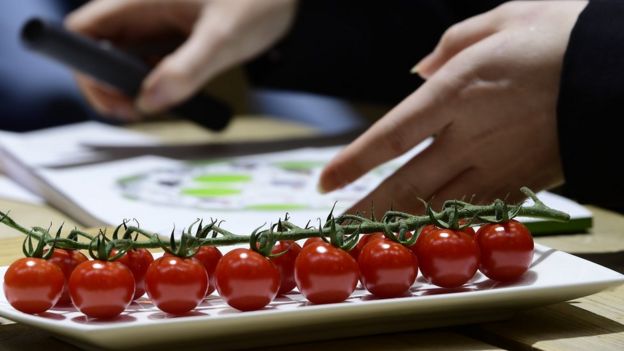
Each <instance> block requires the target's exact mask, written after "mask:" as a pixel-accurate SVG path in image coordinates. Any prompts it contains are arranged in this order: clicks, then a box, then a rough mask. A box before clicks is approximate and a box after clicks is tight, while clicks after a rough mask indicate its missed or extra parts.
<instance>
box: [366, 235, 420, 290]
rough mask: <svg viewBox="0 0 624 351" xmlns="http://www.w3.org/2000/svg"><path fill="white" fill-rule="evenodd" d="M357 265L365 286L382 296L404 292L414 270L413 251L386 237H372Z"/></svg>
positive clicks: (415, 270) (415, 273) (413, 275)
mask: <svg viewBox="0 0 624 351" xmlns="http://www.w3.org/2000/svg"><path fill="white" fill-rule="evenodd" d="M358 265H359V267H360V274H361V278H360V279H361V281H362V284H363V285H364V287H365V288H366V290H368V291H370V292H371V293H372V294H373V295H375V296H377V297H382V298H386V297H398V296H401V295H404V294H405V293H406V292H407V291H408V290H409V288H410V287H411V286H412V284H414V281H415V280H416V275H417V274H418V260H417V259H416V255H414V253H413V252H412V251H411V250H409V249H408V248H406V247H405V246H403V245H401V244H399V243H395V242H393V241H390V240H372V241H371V242H369V243H368V244H366V246H364V248H363V249H362V252H361V253H360V257H359V259H358Z"/></svg>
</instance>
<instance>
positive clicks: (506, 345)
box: [0, 119, 624, 351]
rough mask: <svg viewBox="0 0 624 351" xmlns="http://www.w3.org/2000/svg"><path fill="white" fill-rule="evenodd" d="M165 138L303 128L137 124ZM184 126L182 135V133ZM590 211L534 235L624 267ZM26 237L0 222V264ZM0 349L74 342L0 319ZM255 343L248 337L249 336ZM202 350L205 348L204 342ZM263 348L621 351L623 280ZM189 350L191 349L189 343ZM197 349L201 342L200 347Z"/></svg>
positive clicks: (14, 205) (602, 216)
mask: <svg viewBox="0 0 624 351" xmlns="http://www.w3.org/2000/svg"><path fill="white" fill-rule="evenodd" d="M135 129H136V130H141V131H144V132H146V133H149V134H152V135H159V136H160V137H162V138H163V140H166V141H168V142H173V141H174V140H175V138H176V136H179V135H186V136H189V138H185V140H186V142H189V140H196V141H199V140H202V141H206V140H214V139H219V140H226V141H229V140H240V139H241V138H245V139H246V140H248V138H254V139H266V138H269V137H270V138H279V137H283V136H288V137H292V136H303V135H309V134H310V133H311V132H310V131H309V130H306V129H305V128H300V127H298V126H293V125H290V124H287V123H282V122H275V121H271V120H266V119H243V120H237V121H236V122H235V123H234V125H233V127H232V128H230V129H229V130H228V132H227V133H226V134H225V135H218V136H215V135H212V134H210V133H207V132H203V131H198V130H197V129H196V128H195V127H194V126H191V125H188V124H180V123H176V124H171V123H160V124H151V125H148V126H138V127H135ZM181 131H184V133H181ZM0 209H2V210H8V209H10V210H11V214H12V216H13V217H14V218H15V219H16V220H18V221H19V222H20V223H22V224H25V225H27V226H34V225H39V226H42V225H46V224H48V223H50V222H51V221H52V222H55V223H59V222H61V221H65V222H67V223H68V224H72V222H71V220H69V219H68V218H67V216H65V215H64V214H62V213H61V212H59V211H58V210H55V209H52V208H50V207H48V206H46V205H33V204H25V203H21V202H17V201H11V200H6V199H0ZM589 209H590V210H591V211H592V212H593V214H594V228H593V229H592V230H591V232H590V233H583V234H577V235H558V236H551V237H541V238H537V239H536V241H537V242H539V243H541V244H544V245H547V246H550V247H553V248H556V249H560V250H563V251H567V252H571V253H582V254H583V255H584V256H585V257H590V258H592V259H598V260H599V261H601V262H602V261H604V262H607V263H608V264H611V265H615V266H617V267H618V268H620V269H621V268H622V267H623V266H624V254H622V252H624V216H622V215H620V214H617V213H613V212H609V211H606V210H603V209H600V208H596V207H592V206H589ZM22 239H23V237H22V236H21V234H19V233H15V232H13V231H11V230H10V229H8V228H6V227H4V226H1V227H0V265H6V264H9V263H10V262H12V261H13V260H14V259H16V258H18V257H20V256H21V249H20V248H21V241H22ZM1 322H2V325H0V350H38V349H45V350H52V351H55V350H78V349H77V348H76V347H75V346H72V345H69V344H66V343H64V342H62V341H59V340H57V339H55V338H53V337H52V336H51V335H50V334H48V333H47V332H44V331H40V330H38V329H35V328H31V327H29V326H26V325H21V324H17V323H13V322H11V321H8V320H2V321H1ZM249 346H250V347H253V341H250V344H249ZM201 349H202V350H206V349H208V348H206V346H202V348H201ZM262 349H263V350H267V349H270V350H281V351H289V350H293V351H295V350H296V351H308V350H310V351H311V350H325V351H331V350H350V349H354V350H355V349H357V350H361V351H365V350H401V351H403V350H405V351H407V350H428V349H445V350H499V349H519V350H529V349H536V350H624V286H620V287H618V288H614V289H610V290H606V291H603V292H601V293H598V294H595V295H591V296H587V297H583V298H580V299H576V300H572V301H568V302H563V303H558V304H554V305H550V306H546V307H540V308H535V309H530V310H526V311H521V312H519V313H517V314H516V315H515V316H514V317H513V318H512V319H510V320H507V321H503V322H492V323H483V324H476V325H469V326H459V327H453V328H441V329H433V330H425V331H413V332H403V333H397V334H385V335H378V336H368V337H358V338H353V339H338V340H331V341H323V342H313V343H305V344H296V345H286V346H279V347H272V348H266V347H264V348H262ZM186 350H189V349H188V348H186ZM198 350H199V348H198Z"/></svg>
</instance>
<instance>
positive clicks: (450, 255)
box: [414, 229, 479, 288]
mask: <svg viewBox="0 0 624 351" xmlns="http://www.w3.org/2000/svg"><path fill="white" fill-rule="evenodd" d="M414 247H415V250H416V256H417V257H418V264H419V268H420V271H421V272H422V274H423V276H424V277H425V279H427V280H428V281H429V282H431V283H432V284H435V285H437V286H441V287H444V288H456V287H459V286H462V285H464V284H465V283H466V282H468V281H469V280H470V279H471V278H472V277H473V276H474V275H475V273H476V272H477V268H478V267H479V247H478V246H477V243H476V241H475V240H474V239H473V238H472V237H471V236H470V235H469V234H466V233H465V232H463V231H455V230H451V229H434V230H430V231H424V230H423V231H422V232H421V234H420V236H419V237H418V239H417V240H416V244H415V245H414Z"/></svg>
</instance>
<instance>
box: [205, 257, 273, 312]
mask: <svg viewBox="0 0 624 351" xmlns="http://www.w3.org/2000/svg"><path fill="white" fill-rule="evenodd" d="M215 277H216V282H217V290H218V291H219V295H221V297H222V298H223V299H224V300H225V302H227V304H228V305H230V306H232V307H234V308H236V309H237V310H240V311H253V310H259V309H261V308H263V307H264V306H266V305H268V304H269V303H270V302H271V301H273V299H274V298H275V296H276V295H277V291H278V290H279V287H280V272H279V270H278V269H277V267H275V265H274V264H273V263H272V262H271V261H270V260H269V259H267V258H266V257H264V256H262V255H261V254H259V253H257V252H255V251H252V250H249V249H242V248H241V249H234V250H232V251H230V252H228V253H226V254H225V255H224V256H223V257H222V258H221V260H220V261H219V263H218V264H217V269H216V270H215Z"/></svg>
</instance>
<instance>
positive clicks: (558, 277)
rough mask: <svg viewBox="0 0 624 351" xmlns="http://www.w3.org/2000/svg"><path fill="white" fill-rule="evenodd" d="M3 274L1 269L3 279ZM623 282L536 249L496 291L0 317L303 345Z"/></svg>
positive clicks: (498, 310) (472, 286) (76, 330)
mask: <svg viewBox="0 0 624 351" xmlns="http://www.w3.org/2000/svg"><path fill="white" fill-rule="evenodd" d="M5 270H6V267H2V268H0V275H1V276H2V277H3V276H4V271H5ZM622 283H624V276H623V275H621V274H619V273H617V272H614V271H612V270H609V269H607V268H604V267H602V266H599V265H596V264H594V263H592V262H589V261H586V260H583V259H581V258H578V257H575V256H572V255H569V254H566V253H564V252H561V251H557V250H554V249H550V248H547V247H544V246H540V245H536V250H535V255H534V260H533V265H532V267H531V269H530V271H529V272H527V273H526V274H525V275H524V276H523V279H522V280H520V281H518V282H515V283H513V284H499V283H496V282H493V281H491V280H489V279H487V278H486V277H484V276H482V275H480V274H477V276H476V277H475V278H474V279H473V280H472V281H471V282H469V284H467V285H466V286H464V287H462V288H461V289H454V290H449V289H442V288H438V287H436V286H432V285H429V284H427V283H426V282H425V281H424V280H423V279H422V277H421V276H419V278H418V280H417V282H416V283H415V284H414V286H413V287H412V289H411V293H410V296H406V297H402V298H394V299H385V300H380V299H375V298H373V297H372V296H371V295H370V294H368V293H367V292H366V291H365V290H362V289H360V288H358V289H357V290H356V291H355V293H354V294H353V295H352V297H351V298H349V299H348V300H347V301H346V302H343V303H337V304H329V305H311V304H308V303H306V300H305V299H304V298H303V296H301V295H300V294H299V293H297V292H293V293H291V294H288V295H287V296H285V297H279V298H278V299H277V300H275V301H274V302H272V303H271V304H270V305H269V306H268V307H267V308H265V309H263V310H261V311H254V312H244V313H243V312H238V311H236V310H234V309H231V308H229V307H228V306H227V305H226V304H225V303H224V302H223V301H222V300H221V299H220V298H219V297H218V296H214V295H213V296H210V297H208V298H207V299H206V300H205V301H204V302H203V303H202V304H201V305H200V306H199V307H198V308H197V309H196V310H195V311H193V312H192V313H191V314H189V315H186V316H180V317H175V316H170V315H167V314H165V313H163V312H160V311H159V310H158V309H156V308H155V307H154V306H153V305H152V304H151V303H150V302H149V300H148V299H147V298H146V297H143V298H141V299H140V300H139V302H138V303H134V304H133V305H132V306H131V307H130V308H129V309H128V310H127V311H126V312H125V313H124V314H122V315H121V316H120V317H119V318H117V319H115V320H112V321H99V320H92V319H88V318H86V317H84V316H83V315H82V314H81V313H80V312H77V311H76V310H75V309H73V308H69V307H68V308H54V309H52V310H50V311H48V312H46V313H45V314H42V315H28V314H24V313H21V312H19V311H17V310H15V309H13V308H12V307H11V306H10V305H9V304H8V303H7V301H6V299H5V297H4V294H1V295H2V296H0V315H2V316H3V317H6V318H8V319H11V320H14V321H17V322H20V323H23V324H27V325H30V326H33V327H37V328H41V329H44V330H47V331H49V332H50V333H52V334H54V335H56V336H57V337H59V338H61V339H63V340H66V341H68V342H70V343H74V344H77V345H79V346H81V347H83V348H91V349H96V348H109V349H128V348H139V347H141V348H143V347H146V346H149V347H150V349H155V348H156V349H161V348H162V349H166V348H168V347H172V344H174V343H175V344H176V345H177V346H180V344H181V343H183V344H195V343H198V342H201V343H202V344H203V345H205V346H207V347H206V349H211V348H213V347H223V346H227V347H236V346H243V345H255V346H259V345H263V344H265V345H266V344H276V343H291V342H302V341H309V340H318V339H328V338H335V337H345V336H354V335H360V334H375V333H384V332H390V331H401V330H409V329H418V328H428V327H437V326H443V325H453V324H462V323H474V322H482V321H490V320H500V319H505V318H508V317H510V316H511V315H512V314H513V313H514V312H515V311H517V310H521V309H525V308H527V307H533V306H540V305H546V304H550V303H555V302H560V301H566V300H570V299H573V298H577V297H581V296H585V295H590V294H593V293H596V292H599V291H601V290H603V289H605V288H608V287H612V286H617V285H620V284H622Z"/></svg>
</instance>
